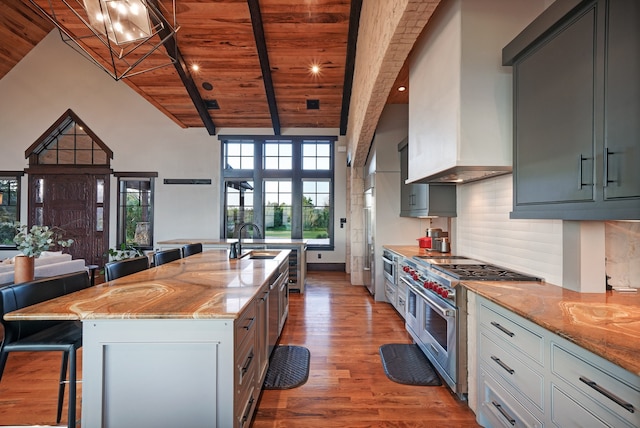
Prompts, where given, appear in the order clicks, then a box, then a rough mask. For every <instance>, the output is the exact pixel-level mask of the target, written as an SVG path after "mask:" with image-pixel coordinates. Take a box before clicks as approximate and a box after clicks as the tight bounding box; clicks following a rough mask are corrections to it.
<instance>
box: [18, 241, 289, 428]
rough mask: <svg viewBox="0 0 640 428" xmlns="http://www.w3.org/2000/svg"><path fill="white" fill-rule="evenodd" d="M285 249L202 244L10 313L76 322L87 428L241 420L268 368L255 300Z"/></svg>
mask: <svg viewBox="0 0 640 428" xmlns="http://www.w3.org/2000/svg"><path fill="white" fill-rule="evenodd" d="M288 253H289V252H288V251H281V252H279V254H278V255H277V257H275V258H274V259H271V260H269V259H266V260H265V259H251V258H249V257H243V258H240V259H232V260H229V259H228V253H227V252H226V251H220V250H211V251H205V252H203V253H200V254H196V255H193V256H190V257H187V258H184V259H180V260H177V261H175V262H171V263H167V264H164V265H162V266H159V267H155V268H152V269H149V270H146V271H142V272H138V273H135V274H133V275H129V276H126V277H122V278H119V279H117V280H114V281H111V282H107V283H104V284H100V285H97V286H95V287H91V288H88V289H85V290H82V291H80V292H77V293H73V294H69V295H66V296H63V297H60V298H57V299H53V300H50V301H47V302H43V303H41V304H38V305H34V306H31V307H28V308H24V309H23V310H20V311H16V312H13V313H10V314H7V315H6V318H7V319H9V320H20V319H23V320H24V319H27V320H38V319H40V320H42V319H48V320H79V321H82V324H83V341H84V343H83V387H82V426H84V427H118V428H121V427H123V428H124V427H142V426H153V427H176V426H194V427H195V426H220V427H223V426H224V427H241V426H244V425H245V424H248V422H249V421H250V420H251V415H252V413H253V411H254V410H255V406H256V403H257V399H258V396H259V393H260V388H261V385H262V379H263V375H264V373H263V371H264V370H262V366H263V364H262V363H264V362H265V361H264V355H265V354H264V352H263V349H264V347H265V345H266V339H265V338H264V337H262V336H264V333H265V332H266V331H267V330H268V329H266V328H265V325H264V323H265V322H268V321H267V320H268V316H267V314H266V312H265V310H264V308H262V309H261V308H260V304H261V302H262V303H264V302H265V301H267V300H268V299H267V298H266V297H265V296H266V294H267V293H268V292H269V288H270V284H271V283H274V281H277V280H278V279H279V278H280V277H281V276H282V273H286V269H285V270H284V271H283V270H281V268H282V266H285V267H287V266H288V262H287V258H288Z"/></svg>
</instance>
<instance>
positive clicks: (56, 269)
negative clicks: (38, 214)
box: [0, 252, 88, 285]
mask: <svg viewBox="0 0 640 428" xmlns="http://www.w3.org/2000/svg"><path fill="white" fill-rule="evenodd" d="M13 268H14V266H13V261H12V260H11V259H8V260H5V261H4V262H2V263H0V285H6V284H12V283H13ZM82 270H84V271H87V272H88V268H87V267H86V266H85V262H84V259H75V260H74V259H72V258H71V254H61V253H46V252H45V253H42V255H41V256H40V257H38V258H37V259H36V260H35V269H34V272H35V277H36V278H44V277H48V276H56V275H62V274H65V273H72V272H80V271H82Z"/></svg>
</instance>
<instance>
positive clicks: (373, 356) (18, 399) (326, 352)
mask: <svg viewBox="0 0 640 428" xmlns="http://www.w3.org/2000/svg"><path fill="white" fill-rule="evenodd" d="M385 343H411V339H410V337H409V335H408V334H407V333H406V331H405V328H404V323H403V321H402V320H401V318H400V317H399V315H398V314H397V313H396V312H395V310H394V309H393V308H392V307H391V306H390V305H389V304H387V303H376V302H374V301H373V299H372V298H371V296H370V295H369V294H368V292H367V291H366V289H365V288H364V287H358V286H352V285H350V283H349V277H348V276H347V275H346V274H344V273H339V272H308V276H307V282H306V288H305V294H304V295H301V294H298V293H292V294H291V298H290V313H289V319H288V320H287V323H286V325H285V328H284V331H283V333H282V337H281V339H280V344H281V345H300V346H304V347H306V348H308V349H309V350H310V352H311V370H310V374H309V380H308V381H307V382H306V383H305V384H304V385H302V386H300V387H298V388H294V389H289V390H279V391H278V390H269V391H264V392H263V393H262V396H261V398H260V402H259V404H258V410H257V412H256V415H255V418H254V420H253V424H252V426H253V427H254V428H265V427H272V428H275V427H286V428H295V427H304V428H314V427H323V428H324V427H349V428H358V427H403V428H405V427H438V428H441V427H445V428H446V427H464V428H466V427H477V426H478V425H477V424H476V423H475V415H474V414H473V412H471V410H469V408H468V407H467V405H466V403H464V402H460V401H459V400H457V399H456V398H455V397H454V396H453V394H451V393H450V392H449V390H448V389H447V388H446V387H445V386H440V387H416V386H408V385H401V384H397V383H395V382H392V381H390V380H389V379H388V378H387V377H386V376H385V374H384V371H383V369H382V364H381V362H380V357H379V354H378V348H379V347H380V345H383V344H385ZM80 352H81V351H80ZM80 355H81V353H80ZM59 361H60V358H59V354H56V353H51V354H47V353H41V352H38V353H13V354H10V356H9V361H8V363H7V367H6V369H5V374H4V377H3V378H2V381H1V382H0V425H35V424H44V425H47V424H48V425H54V423H55V411H56V397H57V389H56V388H57V374H58V370H59ZM79 377H81V375H79ZM80 391H81V385H79V394H80ZM79 418H80V399H78V419H79ZM66 419H67V418H66V399H65V409H64V413H63V418H62V423H63V424H66ZM78 425H79V423H78ZM185 428H191V427H185ZM220 428H225V427H220Z"/></svg>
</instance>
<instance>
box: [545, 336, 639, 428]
mask: <svg viewBox="0 0 640 428" xmlns="http://www.w3.org/2000/svg"><path fill="white" fill-rule="evenodd" d="M588 358H589V355H588V354H587V353H586V351H582V352H581V354H580V355H578V353H575V352H572V351H570V350H568V349H565V347H563V346H560V345H559V344H558V343H555V342H552V343H551V372H552V373H553V374H554V375H555V376H556V377H557V378H559V379H561V380H563V381H565V382H566V383H567V385H568V386H570V387H571V388H572V389H573V390H574V391H575V392H574V393H573V394H572V395H571V396H572V397H573V398H574V399H575V400H576V401H577V402H578V403H580V404H581V405H582V406H583V407H585V408H587V409H590V411H592V412H595V413H597V414H599V415H602V416H601V417H602V418H606V414H605V413H611V414H614V415H618V417H620V418H622V419H624V420H625V421H627V422H628V423H629V424H630V425H632V426H640V382H639V379H638V377H637V376H635V375H633V374H631V373H627V372H624V370H622V369H620V368H618V367H617V366H614V365H613V364H611V363H608V362H606V361H603V362H602V363H597V365H596V363H595V361H593V360H592V361H589V359H588ZM614 371H618V372H619V373H620V374H621V375H622V374H623V372H624V373H626V376H624V377H623V376H616V375H614V374H613V372H614ZM603 412H605V413H603Z"/></svg>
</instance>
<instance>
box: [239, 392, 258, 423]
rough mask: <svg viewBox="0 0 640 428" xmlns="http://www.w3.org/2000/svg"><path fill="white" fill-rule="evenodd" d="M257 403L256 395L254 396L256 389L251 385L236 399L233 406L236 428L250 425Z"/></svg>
mask: <svg viewBox="0 0 640 428" xmlns="http://www.w3.org/2000/svg"><path fill="white" fill-rule="evenodd" d="M257 402H258V394H256V389H255V386H253V385H252V386H251V387H250V388H247V390H246V391H245V394H244V395H242V397H238V399H237V400H236V406H235V415H236V422H237V424H236V426H237V427H239V428H243V427H248V426H249V425H250V423H251V419H252V417H253V412H254V411H255V408H256V404H257Z"/></svg>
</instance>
